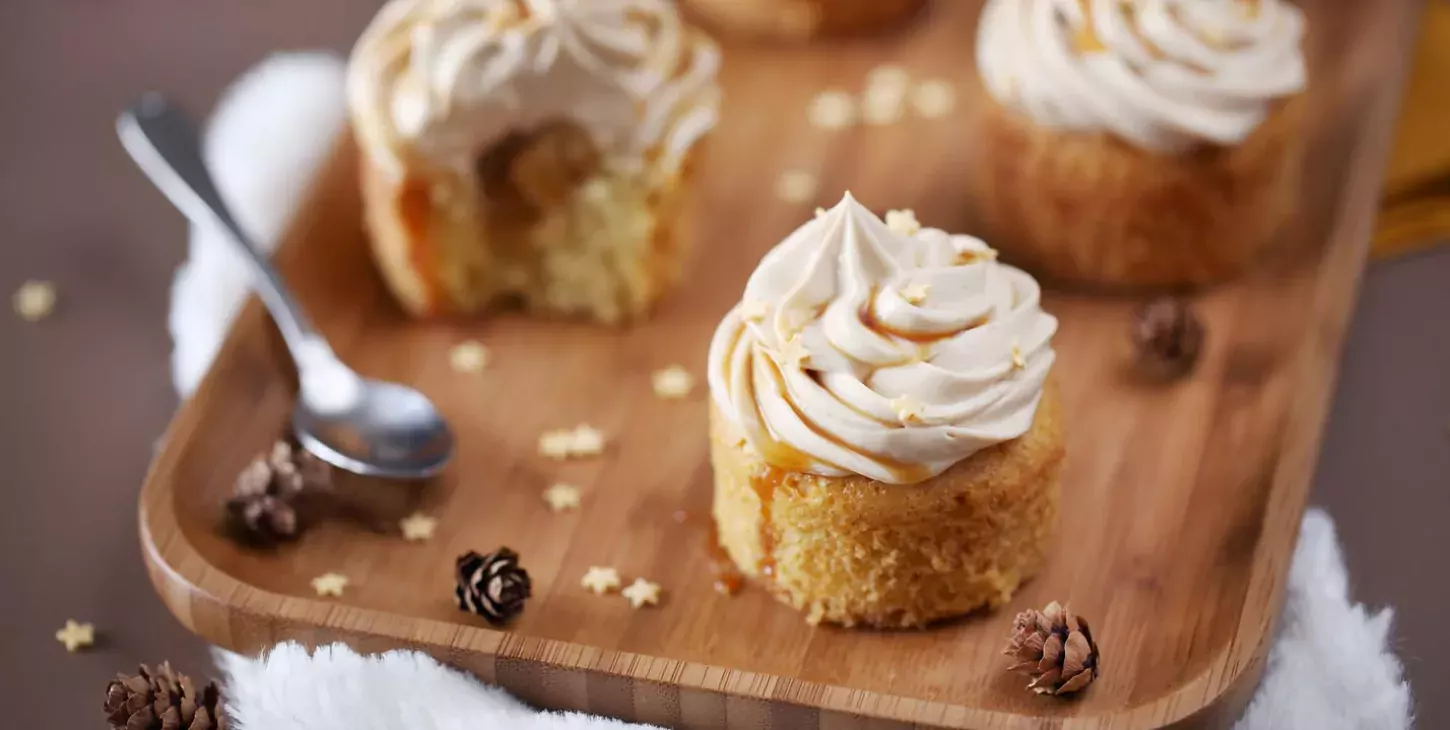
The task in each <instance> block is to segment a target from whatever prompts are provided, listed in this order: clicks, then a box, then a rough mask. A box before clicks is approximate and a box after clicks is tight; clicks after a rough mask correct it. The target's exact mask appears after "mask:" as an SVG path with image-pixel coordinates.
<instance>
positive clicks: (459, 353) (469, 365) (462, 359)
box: [448, 340, 488, 374]
mask: <svg viewBox="0 0 1450 730" xmlns="http://www.w3.org/2000/svg"><path fill="white" fill-rule="evenodd" d="M448 362H449V364H451V365H452V366H453V372H456V373H470V374H471V373H481V372H483V369H484V368H485V367H487V366H488V348H487V347H484V346H483V343H481V342H479V341H477V340H468V341H467V342H460V343H458V344H457V345H454V346H453V350H452V351H450V352H449V353H448Z"/></svg>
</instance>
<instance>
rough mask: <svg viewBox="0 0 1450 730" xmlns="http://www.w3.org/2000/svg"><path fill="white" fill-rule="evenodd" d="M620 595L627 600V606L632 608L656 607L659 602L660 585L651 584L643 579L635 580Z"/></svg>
mask: <svg viewBox="0 0 1450 730" xmlns="http://www.w3.org/2000/svg"><path fill="white" fill-rule="evenodd" d="M620 593H621V594H622V595H623V596H624V597H625V598H627V599H629V605H630V606H633V607H634V608H640V607H642V606H646V605H648V606H657V605H659V602H660V584H658V583H651V582H650V581H647V580H645V579H644V578H635V579H634V582H633V583H630V584H629V587H628V588H625V589H624V590H622V591H620Z"/></svg>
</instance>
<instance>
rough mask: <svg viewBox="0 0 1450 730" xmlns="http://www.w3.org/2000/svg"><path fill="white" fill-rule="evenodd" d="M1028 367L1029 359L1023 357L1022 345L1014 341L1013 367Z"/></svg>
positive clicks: (1018, 368)
mask: <svg viewBox="0 0 1450 730" xmlns="http://www.w3.org/2000/svg"><path fill="white" fill-rule="evenodd" d="M1025 367H1027V360H1025V359H1023V357H1022V347H1021V346H1020V345H1018V344H1017V342H1015V341H1014V342H1013V343H1012V369H1013V370H1021V369H1023V368H1025Z"/></svg>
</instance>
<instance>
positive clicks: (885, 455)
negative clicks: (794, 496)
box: [709, 193, 1057, 484]
mask: <svg viewBox="0 0 1450 730" xmlns="http://www.w3.org/2000/svg"><path fill="white" fill-rule="evenodd" d="M1040 294H1041V290H1040V289H1039V287H1038V285H1037V282H1036V281H1034V280H1033V279H1032V277H1031V276H1029V275H1027V274H1026V273H1025V272H1023V271H1020V270H1018V269H1015V268H1012V267H1011V266H1006V265H1004V264H1000V263H998V262H997V260H996V252H995V251H993V250H992V249H991V248H989V247H988V246H987V245H986V244H985V243H983V242H982V241H980V240H978V239H976V238H973V237H971V236H961V235H949V234H947V233H946V232H944V231H940V230H936V229H933V228H920V229H919V228H918V226H917V225H915V218H914V216H906V215H898V216H893V225H892V226H888V225H887V224H886V223H884V222H882V220H881V219H880V218H877V217H876V216H875V215H874V214H872V213H871V211H869V210H867V209H866V208H865V207H863V206H862V205H861V204H860V203H858V202H856V200H855V199H854V198H852V197H851V195H850V193H847V194H846V197H845V199H844V200H842V201H841V202H840V204H838V205H837V206H836V207H835V208H832V209H831V210H830V211H822V212H820V213H819V214H818V215H817V217H816V219H815V220H813V221H811V222H809V223H807V224H805V225H804V226H801V227H800V228H799V229H797V230H796V231H795V232H794V233H792V234H791V235H790V236H789V237H787V238H786V239H785V241H783V242H782V243H780V245H778V246H776V247H775V248H774V249H772V250H771V251H770V252H769V253H768V254H766V255H765V257H764V258H763V259H762V260H761V262H760V266H759V268H757V269H756V271H755V273H754V274H753V275H752V276H751V277H750V281H749V283H747V284H746V287H745V296H744V299H743V300H742V301H741V303H740V304H739V305H737V306H736V307H735V308H733V309H731V310H730V313H729V314H727V315H726V316H725V318H724V320H723V321H722V322H721V323H720V326H719V328H718V329H717V330H716V331H715V336H714V338H713V340H712V341H711V343H710V355H709V358H710V362H709V381H710V394H711V397H712V398H713V399H714V403H715V406H716V407H717V409H718V410H719V412H720V413H721V414H722V415H723V416H724V417H725V418H728V419H729V420H730V421H732V422H733V423H734V424H735V425H736V426H738V427H739V429H740V431H741V432H742V433H743V434H744V437H745V439H746V442H747V443H748V445H749V447H750V448H752V449H754V450H755V451H756V452H758V453H759V454H760V455H761V457H762V458H763V459H764V460H765V461H766V462H767V463H769V464H772V465H773V466H776V467H779V468H782V469H787V470H791V471H805V472H810V473H813V474H819V475H823V476H845V475H849V474H860V475H862V476H866V477H870V478H871V479H875V480H878V481H881V482H887V483H892V484H909V483H914V482H918V481H921V480H923V479H927V478H929V477H932V476H935V475H937V474H939V473H941V472H942V471H944V470H946V469H947V468H948V467H950V466H952V465H953V464H955V463H957V462H958V461H961V460H962V459H964V458H966V457H968V456H971V455H972V454H973V453H976V452H977V451H979V450H981V449H984V448H987V447H989V446H992V445H993V444H998V443H1002V442H1004V441H1008V440H1010V439H1014V438H1017V437H1018V436H1021V435H1022V434H1024V433H1026V432H1027V430H1028V429H1029V428H1030V427H1031V425H1032V421H1033V418H1034V416H1035V415H1036V412H1037V405H1038V402H1039V401H1040V400H1041V398H1042V391H1043V385H1044V383H1045V382H1046V380H1047V374H1048V371H1049V370H1050V369H1051V367H1052V362H1053V359H1054V357H1055V355H1054V353H1053V350H1052V347H1051V344H1050V341H1051V339H1052V335H1053V333H1054V332H1056V331H1057V320H1056V319H1054V318H1053V317H1052V316H1051V315H1048V314H1047V313H1045V312H1043V311H1042V309H1041V307H1040V306H1039V299H1040Z"/></svg>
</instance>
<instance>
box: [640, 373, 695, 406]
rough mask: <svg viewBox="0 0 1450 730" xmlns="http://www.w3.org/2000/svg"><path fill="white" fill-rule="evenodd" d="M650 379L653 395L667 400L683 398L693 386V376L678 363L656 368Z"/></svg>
mask: <svg viewBox="0 0 1450 730" xmlns="http://www.w3.org/2000/svg"><path fill="white" fill-rule="evenodd" d="M651 380H652V381H653V384H654V390H655V395H656V396H659V397H660V398H665V399H667V400H668V399H679V398H684V397H685V396H687V395H689V394H690V391H691V390H693V389H694V388H695V376H693V375H691V374H690V371H688V370H686V369H684V368H683V367H681V366H679V365H671V366H669V367H667V368H665V369H664V370H656V371H655V373H654V375H652V376H651Z"/></svg>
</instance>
